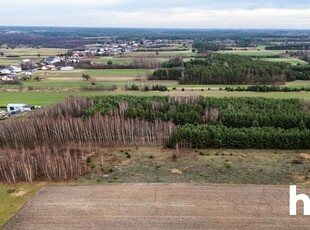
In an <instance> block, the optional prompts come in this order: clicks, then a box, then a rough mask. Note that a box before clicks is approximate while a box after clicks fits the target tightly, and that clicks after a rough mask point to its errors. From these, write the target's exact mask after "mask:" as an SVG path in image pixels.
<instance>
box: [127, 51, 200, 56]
mask: <svg viewBox="0 0 310 230" xmlns="http://www.w3.org/2000/svg"><path fill="white" fill-rule="evenodd" d="M122 56H123V57H131V58H136V57H146V56H147V57H154V58H156V57H158V58H160V57H168V58H169V57H175V56H183V57H192V56H196V53H193V52H192V51H191V50H189V51H159V52H158V55H157V54H156V52H155V51H154V52H151V51H148V52H133V53H129V54H122Z"/></svg>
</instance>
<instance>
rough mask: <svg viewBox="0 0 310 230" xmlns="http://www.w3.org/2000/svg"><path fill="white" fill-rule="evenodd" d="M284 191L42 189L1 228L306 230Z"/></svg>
mask: <svg viewBox="0 0 310 230" xmlns="http://www.w3.org/2000/svg"><path fill="white" fill-rule="evenodd" d="M288 192H289V189H288V186H287V187H268V186H229V185H204V186H200V185H189V184H177V185H158V184H148V185H146V184H135V185H131V184H125V185H107V186H78V187H75V186H72V187H69V186H68V187H45V188H43V189H42V190H40V191H39V192H38V193H37V194H36V196H35V197H34V199H32V200H31V201H30V202H29V203H28V204H27V205H26V206H25V207H24V208H23V209H22V210H21V211H20V212H19V213H18V214H17V215H16V216H15V217H14V218H13V219H12V220H11V221H10V222H9V223H8V224H7V225H6V226H5V227H4V229H14V230H18V229H24V230H25V229H36V230H39V229H108V230H110V229H113V230H115V229H135V230H136V229H143V230H144V229H178V230H180V229H184V230H185V229H251V230H252V229H310V217H309V216H308V217H303V216H301V215H299V216H297V217H290V216H289V214H288V213H289V204H288V195H289V194H288ZM301 192H303V193H307V194H308V195H310V189H306V190H303V189H299V190H298V193H301ZM300 211H301V209H300V207H299V212H300Z"/></svg>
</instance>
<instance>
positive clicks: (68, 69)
mask: <svg viewBox="0 0 310 230" xmlns="http://www.w3.org/2000/svg"><path fill="white" fill-rule="evenodd" d="M60 70H62V71H71V70H74V67H72V66H65V67H61V68H60Z"/></svg>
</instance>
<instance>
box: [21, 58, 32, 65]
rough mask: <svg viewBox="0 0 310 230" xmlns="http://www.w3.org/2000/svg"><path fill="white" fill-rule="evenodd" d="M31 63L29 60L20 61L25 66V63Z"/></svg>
mask: <svg viewBox="0 0 310 230" xmlns="http://www.w3.org/2000/svg"><path fill="white" fill-rule="evenodd" d="M30 62H31V60H30V59H24V60H22V63H24V64H26V63H30Z"/></svg>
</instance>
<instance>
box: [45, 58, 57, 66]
mask: <svg viewBox="0 0 310 230" xmlns="http://www.w3.org/2000/svg"><path fill="white" fill-rule="evenodd" d="M60 61H61V59H60V58H59V57H48V58H46V59H45V60H44V62H45V63H46V64H47V65H53V64H55V63H58V62H60Z"/></svg>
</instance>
